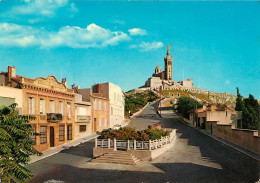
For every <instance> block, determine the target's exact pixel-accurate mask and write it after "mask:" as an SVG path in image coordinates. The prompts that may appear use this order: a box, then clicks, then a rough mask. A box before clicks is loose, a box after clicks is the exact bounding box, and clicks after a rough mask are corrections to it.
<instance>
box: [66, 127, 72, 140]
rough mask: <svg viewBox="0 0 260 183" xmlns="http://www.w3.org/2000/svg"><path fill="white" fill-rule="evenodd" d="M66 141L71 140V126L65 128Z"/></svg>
mask: <svg viewBox="0 0 260 183" xmlns="http://www.w3.org/2000/svg"><path fill="white" fill-rule="evenodd" d="M67 139H68V140H72V126H71V125H68V126H67Z"/></svg>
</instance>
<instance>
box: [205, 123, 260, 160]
mask: <svg viewBox="0 0 260 183" xmlns="http://www.w3.org/2000/svg"><path fill="white" fill-rule="evenodd" d="M206 130H207V131H208V132H209V133H211V134H213V135H215V136H218V137H220V138H222V139H224V140H226V141H229V142H231V143H233V144H236V145H238V146H240V147H243V148H245V149H247V150H249V151H252V152H254V153H257V154H259V155H260V137H259V136H258V131H257V130H249V129H237V128H235V126H234V125H231V124H218V123H217V122H216V121H207V123H206Z"/></svg>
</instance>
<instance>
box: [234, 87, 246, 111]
mask: <svg viewBox="0 0 260 183" xmlns="http://www.w3.org/2000/svg"><path fill="white" fill-rule="evenodd" d="M244 107H245V105H244V101H243V98H242V96H241V95H240V93H239V89H238V87H237V99H236V107H235V110H236V111H243V109H244Z"/></svg>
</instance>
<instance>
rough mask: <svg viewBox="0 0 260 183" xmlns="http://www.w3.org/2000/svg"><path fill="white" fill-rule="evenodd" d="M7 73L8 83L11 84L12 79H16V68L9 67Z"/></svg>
mask: <svg viewBox="0 0 260 183" xmlns="http://www.w3.org/2000/svg"><path fill="white" fill-rule="evenodd" d="M7 72H8V82H9V83H10V82H11V81H12V78H13V77H16V68H15V67H11V66H8V67H7Z"/></svg>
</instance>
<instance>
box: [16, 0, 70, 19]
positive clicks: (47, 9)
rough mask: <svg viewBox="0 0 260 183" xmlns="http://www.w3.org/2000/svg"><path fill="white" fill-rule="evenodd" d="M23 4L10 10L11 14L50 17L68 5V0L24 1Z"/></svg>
mask: <svg viewBox="0 0 260 183" xmlns="http://www.w3.org/2000/svg"><path fill="white" fill-rule="evenodd" d="M24 2H25V4H24V5H20V6H15V7H13V8H12V9H11V13H13V14H21V15H30V14H34V15H44V16H52V15H54V14H55V11H56V10H57V9H58V8H61V7H64V6H66V5H67V4H68V0H24Z"/></svg>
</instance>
